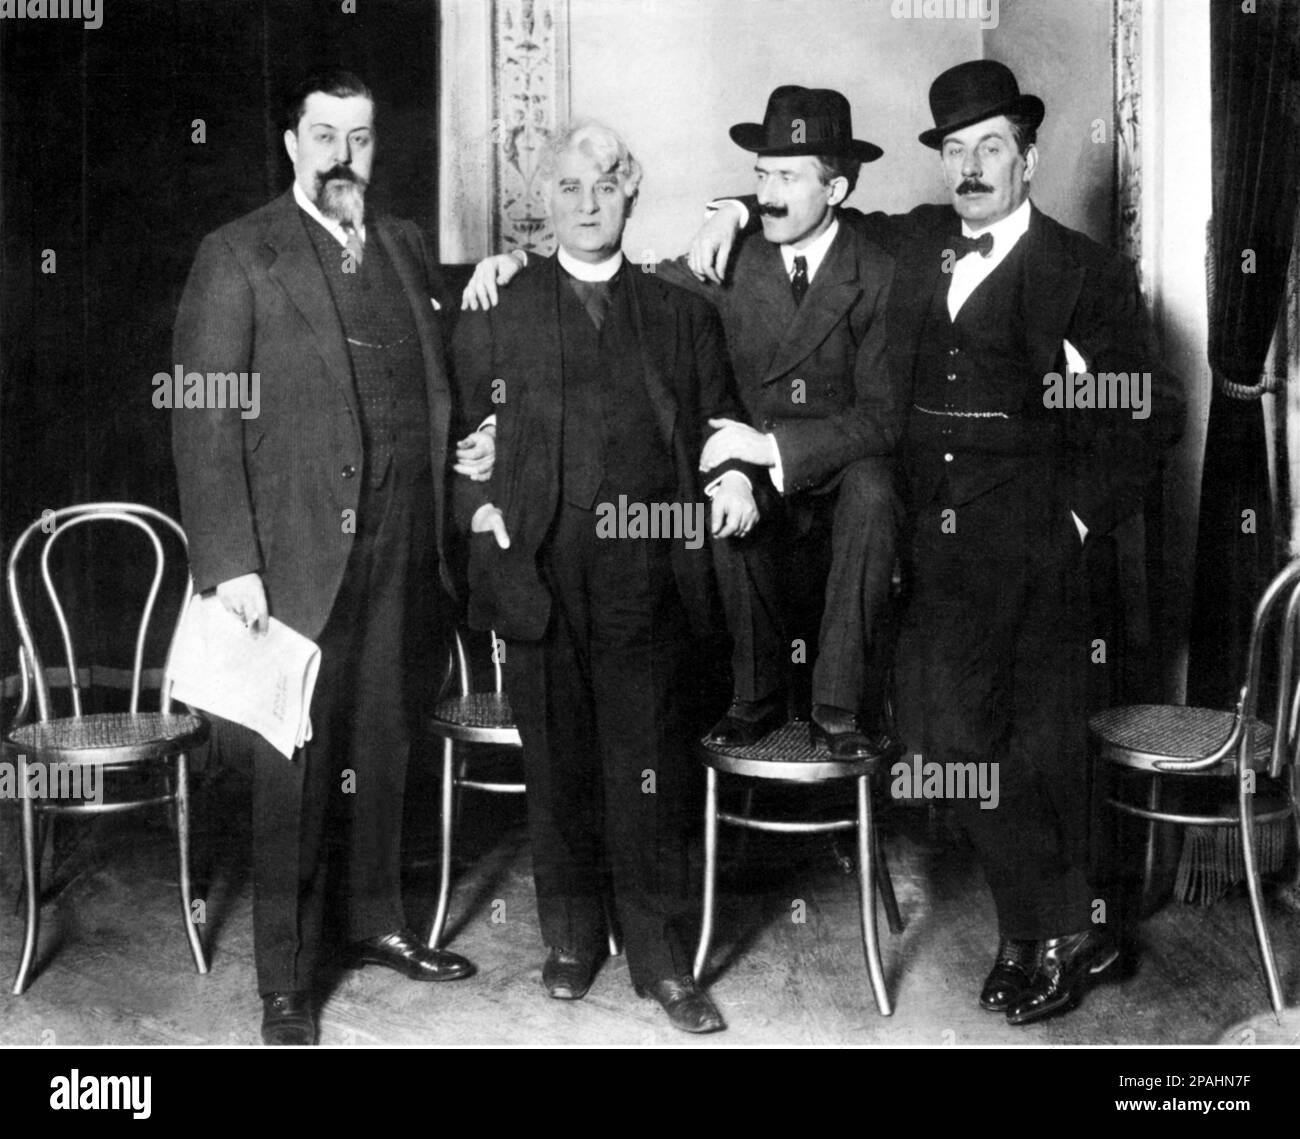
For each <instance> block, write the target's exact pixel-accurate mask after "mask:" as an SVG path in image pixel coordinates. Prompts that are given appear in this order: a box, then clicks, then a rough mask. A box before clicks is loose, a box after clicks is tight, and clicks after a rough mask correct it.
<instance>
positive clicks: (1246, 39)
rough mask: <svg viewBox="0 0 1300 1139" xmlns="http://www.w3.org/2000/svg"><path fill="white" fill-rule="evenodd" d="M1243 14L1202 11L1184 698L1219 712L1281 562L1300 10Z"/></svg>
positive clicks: (1283, 5) (1288, 4)
mask: <svg viewBox="0 0 1300 1139" xmlns="http://www.w3.org/2000/svg"><path fill="white" fill-rule="evenodd" d="M1242 7H1243V6H1242V4H1241V3H1240V2H1239V0H1212V2H1211V5H1210V84H1211V93H1212V107H1213V116H1212V122H1211V145H1212V148H1213V169H1214V213H1213V220H1212V224H1211V249H1212V257H1213V260H1212V266H1211V271H1210V274H1209V289H1210V344H1209V355H1210V365H1211V368H1212V370H1213V375H1214V391H1213V394H1212V396H1211V403H1210V422H1209V428H1208V437H1207V440H1206V451H1205V471H1204V476H1203V481H1202V486H1201V512H1200V525H1199V530H1198V535H1197V550H1196V587H1195V605H1194V609H1193V623H1192V629H1191V651H1190V660H1189V665H1188V685H1187V687H1188V702H1189V703H1192V704H1202V705H1210V706H1218V707H1223V706H1231V705H1232V704H1233V703H1234V702H1235V699H1236V690H1237V687H1238V686H1239V684H1240V682H1241V680H1240V678H1241V670H1242V667H1243V662H1244V659H1245V650H1246V642H1247V640H1248V638H1249V635H1250V623H1251V617H1252V613H1253V609H1254V605H1255V602H1256V601H1257V599H1258V598H1259V595H1260V594H1261V592H1262V591H1263V589H1264V587H1265V586H1266V585H1267V584H1268V581H1269V579H1270V578H1271V577H1272V576H1273V574H1274V573H1275V572H1276V570H1277V569H1278V568H1279V565H1280V562H1281V560H1282V558H1283V556H1284V552H1283V551H1282V550H1281V549H1279V547H1278V545H1277V543H1276V542H1275V539H1274V526H1273V519H1272V509H1273V508H1272V505H1271V499H1270V493H1269V481H1268V463H1267V454H1266V451H1265V437H1264V419H1263V411H1262V409H1261V407H1260V403H1259V394H1260V375H1261V373H1262V371H1263V368H1264V361H1265V357H1266V356H1267V354H1268V349H1269V344H1270V342H1271V340H1272V337H1273V332H1274V329H1275V327H1276V324H1277V320H1278V316H1279V313H1280V309H1281V304H1282V299H1283V296H1284V292H1285V285H1286V273H1287V264H1288V261H1289V259H1290V256H1291V242H1292V235H1293V231H1294V225H1295V216H1296V205H1297V167H1298V162H1297V159H1298V156H1300V152H1298V150H1297V126H1298V124H1300V113H1298V106H1297V100H1298V99H1300V83H1298V81H1297V58H1298V56H1300V4H1297V3H1296V0H1258V3H1257V4H1256V5H1255V10H1254V11H1249V12H1243V11H1242ZM1252 261H1253V264H1252ZM1246 511H1250V512H1252V514H1251V515H1247V514H1246V513H1245V512H1246ZM1251 517H1253V519H1254V527H1253V529H1254V532H1253V533H1251V532H1249V531H1250V530H1251V526H1250V524H1249V521H1248V519H1250V518H1251Z"/></svg>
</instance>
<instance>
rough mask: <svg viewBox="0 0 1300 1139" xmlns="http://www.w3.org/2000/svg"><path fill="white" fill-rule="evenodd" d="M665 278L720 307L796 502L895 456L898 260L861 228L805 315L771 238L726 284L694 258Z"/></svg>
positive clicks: (825, 268) (746, 246) (750, 248)
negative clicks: (698, 270)
mask: <svg viewBox="0 0 1300 1139" xmlns="http://www.w3.org/2000/svg"><path fill="white" fill-rule="evenodd" d="M658 271H659V273H660V275H661V276H663V277H664V278H665V279H666V280H669V281H672V282H673V283H674V284H679V285H681V286H682V287H684V288H688V289H690V290H691V291H693V292H695V293H697V294H698V295H700V296H703V297H706V298H708V299H709V300H711V301H712V302H713V303H714V304H716V305H717V308H718V311H719V313H720V314H721V316H722V323H723V327H724V328H725V329H726V332H727V344H728V346H729V347H730V349H731V357H732V362H733V364H734V366H735V370H736V380H737V385H738V387H739V390H740V397H741V399H742V400H743V401H744V404H745V407H746V409H747V410H748V411H749V413H750V416H751V417H752V419H753V421H754V423H755V425H756V426H758V427H760V428H761V429H762V430H763V431H765V432H771V433H772V434H774V435H775V436H776V441H777V447H778V448H779V450H780V453H781V464H782V467H783V470H784V477H785V493H786V494H787V495H790V494H797V493H799V492H802V491H809V490H829V489H831V488H833V487H834V486H835V485H836V483H837V481H838V475H839V472H840V471H841V470H842V469H843V468H844V467H845V466H846V465H847V464H849V463H851V462H853V461H854V460H855V459H860V458H865V457H866V456H869V455H883V454H888V453H890V452H892V451H893V449H894V446H895V444H896V442H897V440H898V437H899V435H900V433H901V430H902V426H903V421H904V416H905V412H906V406H907V405H906V402H905V401H904V400H902V399H901V398H900V397H899V393H898V391H897V390H896V387H895V385H894V384H893V383H892V382H891V377H890V374H889V369H888V365H887V358H886V307H887V304H888V300H889V295H890V279H891V276H892V273H893V258H892V257H891V256H890V255H889V254H888V253H887V252H886V251H885V250H884V249H883V248H881V246H880V245H879V244H877V243H876V242H875V241H873V240H871V238H870V237H869V236H867V234H866V233H865V231H864V230H862V229H861V227H859V226H857V225H844V224H841V225H840V228H839V231H838V232H837V233H836V235H835V239H834V240H833V241H832V242H831V247H830V249H829V250H827V253H826V259H825V260H824V261H823V262H822V264H821V267H820V268H819V269H818V271H817V274H816V276H814V277H813V280H812V283H811V284H810V286H809V288H808V292H807V294H806V295H805V296H804V299H803V303H802V304H801V305H798V306H796V305H795V303H794V298H793V296H792V294H791V291H790V278H789V275H788V274H787V273H786V271H785V263H784V262H783V261H782V259H781V250H780V247H779V246H777V245H774V244H773V243H771V242H769V241H766V240H763V239H761V238H759V237H751V238H749V239H747V240H745V241H744V242H743V243H742V245H741V247H740V250H739V252H738V254H737V256H736V260H735V263H734V265H733V268H732V271H731V272H730V273H729V274H728V277H727V283H725V284H724V285H722V286H716V285H711V284H705V283H702V282H700V281H698V280H697V279H696V278H695V276H694V274H692V273H691V272H690V270H689V269H687V268H686V266H685V261H684V259H682V260H678V261H668V262H663V263H661V264H660V265H659V267H658ZM796 381H802V385H801V386H800V385H796Z"/></svg>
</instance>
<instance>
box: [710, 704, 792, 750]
mask: <svg viewBox="0 0 1300 1139" xmlns="http://www.w3.org/2000/svg"><path fill="white" fill-rule="evenodd" d="M784 723H785V693H784V692H777V693H774V694H773V695H771V696H765V697H763V699H762V700H742V699H741V698H740V697H739V696H736V697H734V698H733V699H732V701H731V706H730V707H729V708H728V709H727V714H726V715H725V716H723V717H722V719H721V720H719V721H718V722H717V723H716V724H714V725H713V727H712V728H711V729H710V730H709V734H708V735H707V736H705V737H704V742H705V743H706V744H713V745H715V746H718V747H749V745H750V744H756V743H758V741H759V740H761V739H762V738H763V737H764V736H765V735H767V733H768V732H770V731H772V730H773V729H774V728H779V727H780V726H781V725H782V724H784Z"/></svg>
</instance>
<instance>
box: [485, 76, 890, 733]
mask: <svg viewBox="0 0 1300 1139" xmlns="http://www.w3.org/2000/svg"><path fill="white" fill-rule="evenodd" d="M731 137H732V139H733V140H734V141H735V142H736V143H737V144H738V145H739V146H741V147H743V148H744V149H745V150H748V151H751V152H753V153H754V154H755V155H756V156H757V157H756V160H755V172H756V174H757V176H758V183H759V193H758V198H757V212H758V214H759V216H760V218H761V222H762V228H763V236H764V237H765V238H766V239H767V240H766V241H753V242H747V243H745V246H744V248H743V249H742V250H741V252H740V254H739V256H738V258H737V261H736V266H735V269H734V272H733V273H732V274H731V275H730V277H729V278H728V280H727V281H726V282H723V283H719V284H716V285H714V284H709V283H705V282H701V281H700V280H699V279H698V278H697V277H696V275H694V274H693V273H691V272H690V271H689V270H688V269H687V268H686V266H685V265H684V264H683V263H682V262H678V261H665V262H661V263H660V264H659V265H657V266H655V267H654V268H655V271H656V273H657V274H658V275H659V276H660V277H662V278H663V279H665V280H669V281H671V282H673V283H674V284H677V285H680V286H682V287H683V288H687V289H691V290H692V291H694V292H696V293H698V294H699V295H701V296H703V297H705V298H706V299H708V300H709V301H710V302H711V303H713V304H714V305H716V306H717V309H718V312H719V314H720V315H721V317H722V323H723V327H724V328H725V330H726V334H727V345H728V347H729V349H730V351H731V358H732V361H733V364H734V366H735V371H736V379H737V384H738V387H739V391H740V397H741V400H742V401H743V403H744V405H745V410H746V412H747V415H748V418H749V420H750V422H752V423H754V424H756V425H757V426H756V427H751V426H749V425H748V424H747V423H739V422H735V421H730V420H728V421H725V422H721V421H720V422H719V423H717V424H714V426H715V427H717V428H719V429H718V430H717V432H716V433H715V434H714V435H713V437H712V438H711V439H710V440H709V442H708V443H707V444H706V446H705V448H704V454H703V456H702V460H701V467H702V469H703V470H705V471H706V472H708V471H711V470H712V469H713V468H714V467H716V466H717V465H718V464H720V463H723V462H726V461H729V460H732V461H734V460H743V461H746V462H750V463H753V464H755V465H757V466H758V467H760V468H764V469H765V471H766V473H765V477H764V480H763V481H764V482H769V483H770V485H771V486H772V487H774V489H775V490H776V491H777V492H778V497H777V499H776V502H775V507H774V509H773V510H771V511H770V512H769V513H768V514H767V516H766V517H765V518H764V521H763V524H762V525H761V526H759V527H757V528H756V529H755V531H754V532H753V534H752V535H750V536H748V537H744V538H743V540H738V541H731V542H719V543H717V544H716V545H715V548H714V552H715V557H716V559H717V562H718V574H719V578H720V585H721V588H722V596H723V603H724V605H725V606H726V611H727V624H728V626H729V628H730V631H731V634H732V637H733V643H734V649H733V653H732V673H733V685H734V697H733V700H732V704H731V707H730V708H729V709H728V710H727V714H726V715H725V716H724V717H723V718H722V719H721V720H720V721H719V722H718V723H717V725H715V727H714V728H713V729H712V731H711V732H710V733H709V738H710V740H711V741H713V742H716V743H718V744H731V745H744V744H749V743H753V742H754V741H755V740H757V739H758V738H760V737H761V736H763V735H764V734H765V733H766V732H767V731H769V730H770V729H771V728H773V727H775V726H777V725H778V724H780V723H782V722H783V721H784V719H785V716H786V709H787V692H786V685H787V680H788V677H789V672H790V663H791V660H792V658H793V659H796V660H799V659H803V660H807V659H810V658H811V654H808V653H806V651H805V652H804V653H802V654H801V652H800V649H799V647H798V646H797V645H796V644H795V643H794V641H793V638H792V633H793V632H794V631H795V630H794V628H793V621H792V610H794V609H795V608H796V605H795V602H796V600H802V596H803V595H805V594H809V593H811V594H813V595H814V596H816V595H818V594H822V595H824V605H823V607H822V615H821V623H820V631H819V635H818V641H817V652H816V656H815V659H814V663H813V675H812V703H813V707H812V714H811V722H810V725H809V728H810V733H811V735H812V738H813V741H814V742H817V741H818V740H825V742H826V744H827V746H828V747H829V749H830V751H831V753H832V754H833V755H834V756H835V757H836V758H840V759H863V758H867V757H870V756H874V755H879V754H881V753H883V752H884V751H886V750H888V742H887V740H886V738H885V737H884V736H883V735H882V733H881V732H880V731H879V730H878V729H879V726H880V725H879V722H878V718H879V715H880V712H881V707H880V705H881V692H880V691H879V688H878V686H873V685H870V684H869V683H868V662H869V660H870V658H871V656H872V654H873V652H874V650H875V649H876V648H877V642H878V640H879V636H880V628H881V624H882V622H881V619H880V618H881V613H882V610H883V608H884V606H885V603H886V601H887V600H888V596H889V589H890V583H891V580H892V574H893V569H894V562H895V557H896V547H895V531H896V526H897V520H898V515H899V514H900V513H901V511H900V509H899V506H898V503H897V498H896V496H895V494H894V490H893V462H892V458H891V452H892V451H893V448H894V444H895V441H896V438H897V435H898V433H899V429H900V428H901V425H902V422H903V414H902V413H903V405H902V404H901V403H900V401H899V400H898V398H897V393H896V392H895V390H894V387H893V385H891V384H890V383H889V375H888V368H887V365H886V358H885V306H886V303H887V300H888V295H889V279H890V272H891V269H892V259H891V258H890V257H889V255H888V254H887V253H886V252H885V251H884V250H883V249H881V248H880V246H879V245H877V244H876V243H875V242H873V241H872V240H870V239H869V238H867V237H866V236H864V235H863V234H862V233H861V232H859V231H858V230H856V229H854V228H852V227H849V226H842V225H840V224H839V221H838V214H839V207H840V203H842V202H843V201H844V199H845V198H846V197H847V196H848V195H849V194H850V193H852V191H853V188H854V186H855V184H856V182H857V178H858V170H859V168H860V165H861V164H862V163H863V162H872V161H875V159H877V158H879V157H880V154H881V151H880V148H879V147H877V146H875V145H873V144H872V143H869V142H863V141H861V140H858V139H855V138H854V137H853V124H852V119H851V116H850V112H849V105H848V101H847V100H846V99H845V98H844V96H843V95H841V94H840V93H839V92H837V91H829V90H808V89H806V88H803V87H792V86H787V87H779V88H777V89H776V90H775V91H774V92H773V93H772V95H771V97H770V98H769V100H768V105H767V110H766V113H765V115H764V121H763V123H762V124H758V123H739V124H737V125H736V126H734V127H732V128H731ZM521 256H522V255H521ZM515 271H516V267H515V266H514V265H512V264H511V259H510V258H509V257H504V258H492V259H489V261H487V262H485V263H484V264H483V265H482V266H480V269H479V271H478V273H477V275H476V278H475V281H474V282H471V286H470V288H469V289H467V290H466V293H467V303H471V304H476V303H478V302H479V301H480V300H482V301H484V302H485V303H491V301H492V300H494V299H495V288H494V287H490V286H494V285H495V284H497V283H501V284H504V283H506V282H508V281H509V279H510V278H511V276H513V273H514V272H515ZM806 608H811V609H815V608H816V607H815V606H806ZM805 650H806V646H805ZM878 671H879V670H877V672H878ZM860 710H865V711H866V712H867V713H868V715H869V717H870V718H871V720H873V721H876V722H875V723H868V724H865V725H864V724H863V723H860V722H859V711H860Z"/></svg>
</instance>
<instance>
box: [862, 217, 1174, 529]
mask: <svg viewBox="0 0 1300 1139" xmlns="http://www.w3.org/2000/svg"><path fill="white" fill-rule="evenodd" d="M1030 210H1031V215H1030V221H1029V230H1028V232H1027V233H1026V234H1025V236H1024V237H1023V238H1021V240H1022V241H1024V242H1025V243H1026V244H1025V251H1024V252H1025V279H1024V287H1023V301H1022V306H1023V307H1022V319H1023V325H1024V330H1025V337H1026V340H1027V342H1028V349H1029V353H1030V361H1029V366H1030V371H1031V373H1032V374H1033V375H1034V376H1035V377H1039V378H1041V377H1043V376H1046V375H1047V374H1048V373H1051V372H1056V373H1059V374H1062V375H1064V374H1065V372H1066V368H1067V366H1066V360H1065V352H1064V347H1063V342H1064V341H1066V340H1069V341H1070V343H1071V344H1073V345H1074V347H1075V348H1077V349H1078V350H1079V353H1080V354H1081V355H1082V356H1083V358H1084V360H1085V362H1086V363H1087V365H1088V370H1089V371H1090V372H1092V373H1093V374H1094V375H1096V374H1097V373H1098V372H1150V373H1151V389H1150V390H1151V414H1150V416H1149V418H1147V419H1141V420H1139V419H1134V418H1133V415H1132V412H1131V410H1130V409H1127V408H1115V409H1096V408H1080V409H1052V410H1051V411H1050V412H1047V414H1048V415H1049V416H1051V417H1052V419H1053V421H1055V422H1059V424H1060V435H1059V438H1060V441H1061V447H1060V450H1059V452H1058V453H1057V454H1056V455H1055V456H1054V465H1055V467H1056V470H1057V473H1058V475H1059V478H1058V481H1057V485H1058V487H1059V493H1060V495H1061V497H1062V499H1063V501H1062V506H1063V507H1068V508H1069V509H1070V510H1072V511H1073V512H1074V513H1076V514H1077V515H1078V516H1079V517H1080V518H1081V519H1082V520H1083V522H1084V524H1085V525H1086V526H1087V527H1088V529H1089V532H1090V533H1096V534H1105V533H1107V532H1109V531H1110V530H1112V529H1113V528H1114V527H1115V525H1116V524H1117V523H1119V522H1120V521H1122V520H1123V519H1124V518H1126V517H1128V516H1129V515H1131V514H1133V513H1135V512H1136V511H1137V510H1138V509H1140V508H1141V506H1142V502H1143V498H1144V496H1145V494H1146V488H1147V486H1148V485H1149V483H1150V480H1151V477H1152V476H1153V475H1154V473H1155V471H1156V469H1157V463H1158V460H1159V457H1160V455H1161V453H1162V452H1163V451H1164V450H1165V449H1166V448H1167V447H1169V446H1170V445H1172V444H1173V443H1174V442H1176V441H1177V439H1178V437H1179V435H1180V434H1181V432H1182V426H1183V418H1184V413H1185V403H1184V397H1183V393H1182V390H1181V385H1180V384H1179V382H1178V380H1177V379H1176V378H1175V377H1174V376H1173V375H1171V374H1170V373H1169V372H1168V371H1167V370H1166V369H1165V368H1164V366H1163V363H1162V361H1161V359H1160V352H1159V348H1158V345H1157V343H1156V337H1155V331H1154V328H1153V327H1152V324H1151V319H1150V316H1149V314H1148V313H1147V308H1146V303H1145V301H1144V300H1143V297H1142V293H1141V289H1140V288H1139V286H1138V281H1137V274H1136V273H1135V272H1134V270H1133V266H1132V265H1131V264H1130V263H1129V261H1128V260H1127V259H1126V258H1124V257H1122V256H1120V255H1119V254H1117V253H1115V252H1114V251H1113V250H1110V249H1107V248H1106V247H1105V246H1103V245H1099V244H1098V243H1097V242H1095V241H1093V240H1092V239H1091V238H1089V237H1087V236H1086V235H1085V234H1082V233H1079V232H1078V231H1077V230H1072V229H1069V228H1067V227H1066V226H1063V225H1061V224H1060V223H1059V222H1057V221H1054V220H1053V219H1052V218H1050V217H1048V216H1047V215H1046V214H1044V213H1043V212H1042V211H1041V210H1039V209H1038V208H1037V207H1036V206H1033V205H1031V206H1030ZM846 214H847V218H846V220H847V221H848V222H849V224H851V225H855V226H858V227H860V228H861V230H862V232H863V233H865V234H869V235H870V236H872V237H873V239H875V240H877V241H880V242H881V243H882V244H884V245H886V247H888V248H891V249H892V250H893V251H894V253H895V256H896V258H897V260H896V269H895V276H894V289H893V293H892V298H891V302H890V311H889V320H890V363H891V367H892V368H893V370H894V372H895V375H896V376H897V378H898V380H899V383H900V385H901V386H902V387H904V388H906V389H910V387H911V385H912V383H913V381H914V379H915V368H916V361H917V354H918V351H919V348H920V338H921V335H922V329H923V328H924V325H925V320H926V312H927V309H928V307H929V305H930V300H931V297H932V296H933V294H934V290H935V288H936V286H937V285H938V283H939V278H940V276H941V275H942V265H943V263H944V250H945V249H948V248H951V246H952V241H953V238H954V237H955V236H956V235H957V234H959V233H960V232H961V218H960V216H959V215H958V214H957V212H956V211H955V210H953V209H952V208H951V207H950V206H939V205H923V206H918V207H917V208H916V209H914V210H912V211H911V212H910V213H908V214H905V215H902V216H895V217H889V216H886V215H884V214H871V215H867V216H863V215H861V214H858V213H857V211H855V210H850V211H846ZM1043 393H1044V388H1043V387H1041V386H1035V387H1034V388H1033V389H1032V390H1029V391H1026V392H1025V406H1026V409H1027V410H1029V411H1031V412H1034V413H1036V414H1037V415H1038V416H1040V417H1041V416H1043V414H1044V410H1045V409H1044V406H1043ZM909 399H910V397H909ZM905 450H906V448H905ZM965 462H966V463H967V464H970V463H982V464H983V471H982V472H978V471H977V472H976V475H975V477H974V478H973V479H971V480H968V481H967V483H966V484H965V490H964V492H963V497H964V498H965V499H966V500H967V501H969V500H970V499H971V498H972V497H974V496H975V495H977V494H980V493H983V492H984V491H987V490H991V489H993V488H994V487H995V486H998V485H1000V484H1001V483H1003V482H1005V481H1007V480H1008V479H1009V478H1012V477H1014V476H1015V474H1016V473H1017V472H1018V469H1020V468H1019V467H1018V466H1017V464H1016V463H1014V462H1011V463H1008V462H1007V461H1006V460H1005V458H1004V457H1003V456H995V455H990V456H983V457H979V456H970V457H969V458H968V459H966V460H965ZM1020 466H1021V467H1023V464H1021V465H1020ZM914 493H915V494H919V495H920V496H924V495H925V488H924V487H920V488H916V487H914ZM954 505H960V504H959V503H954Z"/></svg>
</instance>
